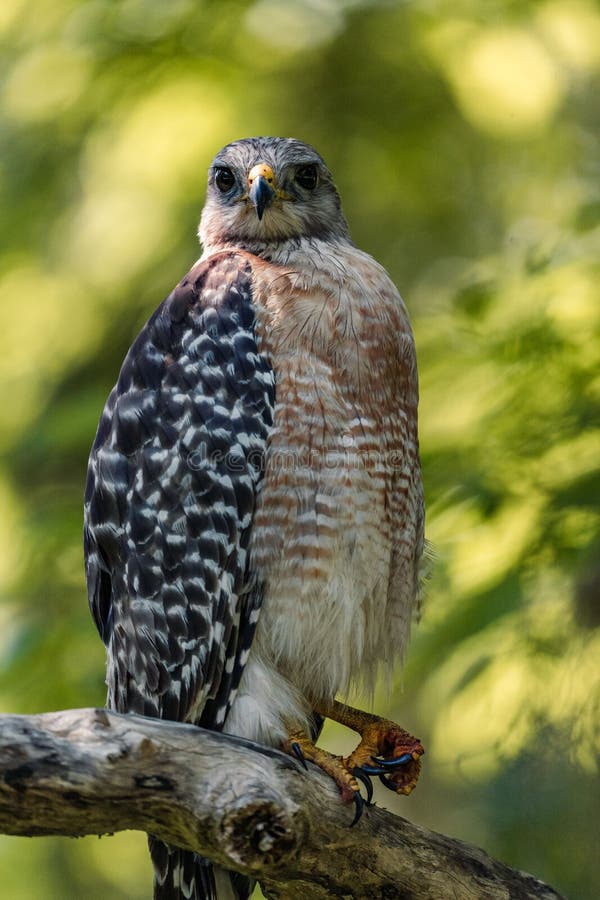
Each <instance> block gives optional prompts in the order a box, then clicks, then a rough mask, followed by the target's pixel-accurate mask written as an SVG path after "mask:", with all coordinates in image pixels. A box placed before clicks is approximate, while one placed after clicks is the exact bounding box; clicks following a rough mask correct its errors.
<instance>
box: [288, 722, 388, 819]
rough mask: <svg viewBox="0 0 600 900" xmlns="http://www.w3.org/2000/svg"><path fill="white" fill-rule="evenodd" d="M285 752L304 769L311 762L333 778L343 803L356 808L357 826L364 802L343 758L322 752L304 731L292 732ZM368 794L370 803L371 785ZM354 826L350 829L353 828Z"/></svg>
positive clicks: (353, 776)
mask: <svg viewBox="0 0 600 900" xmlns="http://www.w3.org/2000/svg"><path fill="white" fill-rule="evenodd" d="M283 750H284V751H285V752H286V753H289V754H290V755H291V756H295V757H296V758H297V759H299V760H300V762H301V763H302V765H303V766H304V768H306V760H309V761H310V762H312V763H314V764H315V765H316V766H318V767H319V768H320V769H322V770H323V772H325V773H326V774H327V775H329V777H330V778H333V780H334V781H335V783H336V784H337V786H338V787H339V789H340V794H341V796H342V800H343V802H344V803H350V802H353V803H354V804H355V806H356V810H355V813H354V819H353V821H352V825H355V824H356V823H357V822H358V820H359V819H360V817H361V815H362V811H363V803H364V801H363V799H362V797H361V795H360V789H359V785H358V780H357V778H356V776H355V775H354V774H353V773H352V772H351V771H350V770H349V769H348V767H347V766H346V765H345V762H344V760H343V759H342V757H341V756H334V754H333V753H328V752H327V750H322V749H321V748H320V747H317V746H316V745H315V744H314V743H313V741H311V740H310V738H308V737H307V736H306V734H304V732H303V731H292V732H290V734H289V735H288V739H287V740H286V741H285V742H284V744H283ZM358 777H359V778H360V780H361V781H362V782H363V784H365V785H366V781H368V779H365V778H363V777H361V776H360V775H359V776H358ZM367 793H368V800H367V802H370V799H371V796H372V790H370V784H369V787H368V788H367ZM352 825H351V826H350V827H352Z"/></svg>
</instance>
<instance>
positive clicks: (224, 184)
mask: <svg viewBox="0 0 600 900" xmlns="http://www.w3.org/2000/svg"><path fill="white" fill-rule="evenodd" d="M234 181H235V178H234V177H233V172H232V171H231V169H223V168H221V169H217V171H216V174H215V184H216V185H217V187H218V188H219V190H220V191H228V190H229V189H230V188H231V187H233V183H234Z"/></svg>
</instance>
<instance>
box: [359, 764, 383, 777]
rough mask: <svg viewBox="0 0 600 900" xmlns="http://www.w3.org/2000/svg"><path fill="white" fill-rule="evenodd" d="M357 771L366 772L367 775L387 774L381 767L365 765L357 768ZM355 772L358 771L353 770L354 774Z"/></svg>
mask: <svg viewBox="0 0 600 900" xmlns="http://www.w3.org/2000/svg"><path fill="white" fill-rule="evenodd" d="M357 769H359V770H360V771H361V772H364V773H365V775H383V774H384V773H385V769H383V768H382V767H381V766H368V765H364V766H357ZM355 771H356V769H353V772H355Z"/></svg>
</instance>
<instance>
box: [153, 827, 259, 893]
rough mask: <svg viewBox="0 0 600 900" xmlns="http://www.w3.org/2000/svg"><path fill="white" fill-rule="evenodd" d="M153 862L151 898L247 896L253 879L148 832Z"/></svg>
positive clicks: (251, 887) (252, 884)
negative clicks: (167, 842)
mask: <svg viewBox="0 0 600 900" xmlns="http://www.w3.org/2000/svg"><path fill="white" fill-rule="evenodd" d="M148 846H149V848H150V856H151V857H152V864H153V866H154V900H248V898H249V897H250V894H251V893H252V890H253V888H254V882H253V881H251V880H250V879H249V878H245V877H244V876H243V875H240V874H239V873H238V872H228V871H227V870H226V869H221V868H219V867H217V866H213V865H212V863H210V862H209V861H208V860H207V859H204V858H203V857H202V856H198V855H197V854H196V853H192V852H191V851H189V850H180V849H179V848H178V847H170V846H169V845H168V844H165V843H164V842H163V841H160V840H158V838H155V837H152V835H149V836H148Z"/></svg>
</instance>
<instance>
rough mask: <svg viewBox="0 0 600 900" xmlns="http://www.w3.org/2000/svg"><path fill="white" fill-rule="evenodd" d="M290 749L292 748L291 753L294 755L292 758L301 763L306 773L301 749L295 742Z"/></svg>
mask: <svg viewBox="0 0 600 900" xmlns="http://www.w3.org/2000/svg"><path fill="white" fill-rule="evenodd" d="M291 748H292V753H293V754H294V756H295V757H296V758H297V759H298V760H300V762H301V763H302V765H303V766H304V768H305V769H306V771H307V772H308V766H307V765H306V759H305V758H304V753H303V752H302V747H301V746H300V744H299V743H298V742H297V741H294V743H293V744H291Z"/></svg>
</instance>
